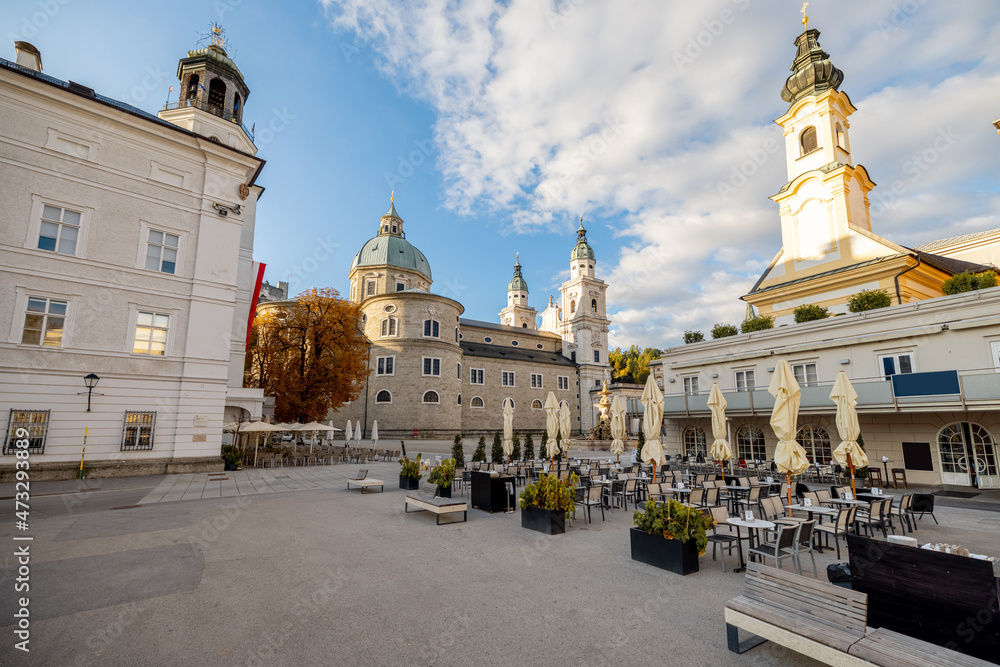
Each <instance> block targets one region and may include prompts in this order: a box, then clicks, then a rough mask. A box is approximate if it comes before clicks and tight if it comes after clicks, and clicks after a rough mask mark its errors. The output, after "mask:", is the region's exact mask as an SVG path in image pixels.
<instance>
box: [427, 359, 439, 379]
mask: <svg viewBox="0 0 1000 667" xmlns="http://www.w3.org/2000/svg"><path fill="white" fill-rule="evenodd" d="M424 375H435V376H440V375H441V360H440V359H433V358H431V357H424Z"/></svg>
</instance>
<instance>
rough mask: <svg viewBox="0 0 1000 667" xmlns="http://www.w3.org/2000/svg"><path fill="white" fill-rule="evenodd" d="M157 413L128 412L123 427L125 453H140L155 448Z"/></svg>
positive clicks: (123, 449)
mask: <svg viewBox="0 0 1000 667" xmlns="http://www.w3.org/2000/svg"><path fill="white" fill-rule="evenodd" d="M155 425H156V413H155V412H126V413H125V422H124V424H123V425H122V449H121V451H123V452H138V451H145V450H150V449H152V448H153V428H154V426H155Z"/></svg>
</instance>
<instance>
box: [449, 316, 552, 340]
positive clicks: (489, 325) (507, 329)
mask: <svg viewBox="0 0 1000 667" xmlns="http://www.w3.org/2000/svg"><path fill="white" fill-rule="evenodd" d="M458 323H459V325H460V326H463V327H476V328H478V329H492V330H493V331H503V332H504V333H507V334H510V335H511V336H539V337H542V338H556V339H559V340H561V339H562V337H561V336H559V334H554V333H552V332H550V331H539V330H538V329H524V328H519V327H512V326H508V325H506V324H497V323H495V322H484V321H483V320H470V319H467V318H464V317H463V318H460V319H459V321H458Z"/></svg>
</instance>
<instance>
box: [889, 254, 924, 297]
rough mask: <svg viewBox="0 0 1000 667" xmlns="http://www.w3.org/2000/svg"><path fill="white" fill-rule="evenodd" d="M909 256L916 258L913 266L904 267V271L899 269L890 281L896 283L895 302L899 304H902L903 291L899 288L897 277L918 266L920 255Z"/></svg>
mask: <svg viewBox="0 0 1000 667" xmlns="http://www.w3.org/2000/svg"><path fill="white" fill-rule="evenodd" d="M910 256H911V257H915V258H916V260H917V263H916V264H914V265H913V266H911V267H910V268H908V269H906V270H905V271H900V272H899V273H897V274H896V277H895V278H893V279H892V281H893V282H894V283H896V303H897V305H900V306H902V305H903V292H902V290H901V289H900V288H899V277H900V276H901V275H903V274H904V273H909V272H910V271H912V270H913V269H915V268H917V267H918V266H920V256H919V255H910Z"/></svg>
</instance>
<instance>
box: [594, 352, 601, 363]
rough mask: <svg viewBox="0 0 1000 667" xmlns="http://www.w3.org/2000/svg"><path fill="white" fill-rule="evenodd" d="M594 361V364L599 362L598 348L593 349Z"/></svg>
mask: <svg viewBox="0 0 1000 667" xmlns="http://www.w3.org/2000/svg"><path fill="white" fill-rule="evenodd" d="M594 363H595V364H599V363H601V351H600V350H594Z"/></svg>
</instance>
